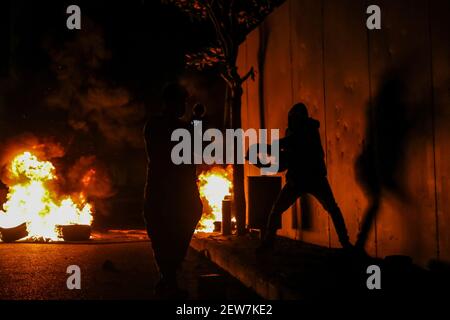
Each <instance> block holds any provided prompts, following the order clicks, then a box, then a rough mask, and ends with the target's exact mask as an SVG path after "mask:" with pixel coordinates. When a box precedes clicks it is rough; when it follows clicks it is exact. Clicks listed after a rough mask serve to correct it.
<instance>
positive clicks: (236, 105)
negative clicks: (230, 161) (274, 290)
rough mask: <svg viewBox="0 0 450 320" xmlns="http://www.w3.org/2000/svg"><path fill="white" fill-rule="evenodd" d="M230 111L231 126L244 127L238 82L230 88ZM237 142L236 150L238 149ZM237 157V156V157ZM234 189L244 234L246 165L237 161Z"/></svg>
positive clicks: (238, 226)
mask: <svg viewBox="0 0 450 320" xmlns="http://www.w3.org/2000/svg"><path fill="white" fill-rule="evenodd" d="M230 95H231V96H230V101H229V103H230V111H231V126H232V128H233V129H240V128H241V127H242V123H241V122H242V120H241V104H242V102H241V98H242V86H241V85H240V84H236V85H234V86H232V88H230ZM234 143H235V148H234V150H235V151H237V145H236V142H234ZM235 159H237V157H235ZM233 188H234V189H233V190H234V212H235V213H236V224H237V233H238V235H243V234H245V232H246V224H247V223H246V222H247V221H246V220H247V219H246V218H247V217H246V203H245V189H244V165H243V164H237V163H235V164H234V166H233Z"/></svg>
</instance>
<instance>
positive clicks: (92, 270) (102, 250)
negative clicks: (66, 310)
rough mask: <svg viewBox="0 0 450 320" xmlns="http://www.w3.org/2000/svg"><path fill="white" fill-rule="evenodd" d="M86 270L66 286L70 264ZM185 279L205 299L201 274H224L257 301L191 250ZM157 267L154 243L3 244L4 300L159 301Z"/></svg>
mask: <svg viewBox="0 0 450 320" xmlns="http://www.w3.org/2000/svg"><path fill="white" fill-rule="evenodd" d="M70 265H77V266H79V267H80V269H81V289H80V290H69V289H68V288H67V284H66V281H67V278H68V277H69V276H70V275H69V274H67V273H66V272H67V267H68V266H70ZM183 269H184V272H183V273H182V276H181V277H180V283H181V286H182V287H184V288H185V289H187V290H188V292H189V296H190V299H197V298H199V297H200V298H201V297H202V293H201V291H202V290H198V279H199V276H201V275H207V274H212V273H219V274H221V275H224V277H225V279H226V286H225V287H226V288H225V287H224V289H223V290H226V295H227V297H228V298H234V299H257V297H256V296H255V295H254V293H253V292H251V291H250V290H248V289H247V288H244V287H243V286H242V285H241V284H240V283H239V282H238V281H237V280H235V279H234V278H231V277H228V276H227V275H226V274H225V273H224V272H223V271H222V270H221V269H219V268H218V267H217V266H215V265H213V264H212V263H211V262H210V261H209V260H207V259H205V258H204V257H202V256H200V255H199V254H198V253H197V252H195V251H194V250H192V249H190V250H189V253H188V255H187V257H186V262H185V264H184V268H183ZM156 281H157V270H156V267H155V264H154V262H153V255H152V252H151V248H150V243H149V242H128V243H108V244H39V243H13V244H5V243H0V300H22V299H32V300H36V299H37V300H47V299H49V300H54V299H64V300H67V299H77V300H78V299H95V300H97V299H154V298H155V297H154V296H153V286H154V284H155V282H156Z"/></svg>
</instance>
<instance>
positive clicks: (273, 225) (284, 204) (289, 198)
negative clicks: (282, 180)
mask: <svg viewBox="0 0 450 320" xmlns="http://www.w3.org/2000/svg"><path fill="white" fill-rule="evenodd" d="M299 196H300V194H299V191H298V190H297V188H295V187H294V186H292V185H291V184H289V183H287V184H286V185H285V186H284V187H283V189H282V190H281V191H280V194H279V195H278V197H277V199H276V200H275V203H274V204H273V206H272V210H271V211H270V215H269V219H268V221H267V226H266V230H265V234H264V239H263V243H262V245H263V246H266V247H269V246H271V245H272V244H273V241H274V239H275V236H276V233H277V224H278V221H279V219H280V218H281V215H282V214H283V212H284V211H286V210H287V209H288V208H289V207H290V206H292V205H293V204H294V203H295V201H296V200H297V198H298V197H299Z"/></svg>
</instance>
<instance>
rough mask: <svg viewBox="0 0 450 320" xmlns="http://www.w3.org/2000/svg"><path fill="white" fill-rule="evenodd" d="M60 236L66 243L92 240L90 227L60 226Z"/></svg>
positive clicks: (76, 225) (78, 225)
mask: <svg viewBox="0 0 450 320" xmlns="http://www.w3.org/2000/svg"><path fill="white" fill-rule="evenodd" d="M57 228H58V234H59V235H60V236H61V237H62V238H63V239H64V241H87V240H89V239H90V238H91V226H89V225H80V224H75V225H67V226H58V227H57Z"/></svg>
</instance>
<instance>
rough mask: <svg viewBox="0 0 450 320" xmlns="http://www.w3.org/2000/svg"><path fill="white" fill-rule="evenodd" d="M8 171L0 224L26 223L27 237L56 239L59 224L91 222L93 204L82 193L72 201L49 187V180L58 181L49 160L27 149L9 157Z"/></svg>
mask: <svg viewBox="0 0 450 320" xmlns="http://www.w3.org/2000/svg"><path fill="white" fill-rule="evenodd" d="M8 171H9V175H10V178H11V184H10V185H9V186H8V195H7V201H6V202H5V203H4V204H3V210H0V227H2V228H13V227H16V226H18V225H20V224H22V223H26V224H27V230H28V234H29V237H30V238H33V239H44V240H58V232H57V226H58V225H70V224H83V225H90V224H91V223H92V220H93V217H92V206H91V204H89V203H87V202H86V199H85V196H84V194H83V193H82V192H81V193H80V194H79V197H78V199H77V200H74V199H73V198H72V197H70V196H67V195H64V196H58V195H57V194H55V192H52V191H50V190H49V188H48V187H49V182H54V181H55V180H57V176H56V173H55V167H54V166H53V164H52V163H51V162H49V161H41V160H39V159H38V158H37V157H36V156H35V155H34V154H32V153H31V152H28V151H27V152H24V153H22V154H20V155H18V156H16V157H15V158H14V159H13V160H12V162H11V163H10V166H9V168H8ZM94 173H95V171H94ZM84 178H86V176H85V177H84ZM84 178H83V180H84ZM91 178H92V175H89V179H91ZM83 183H84V181H83Z"/></svg>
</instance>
